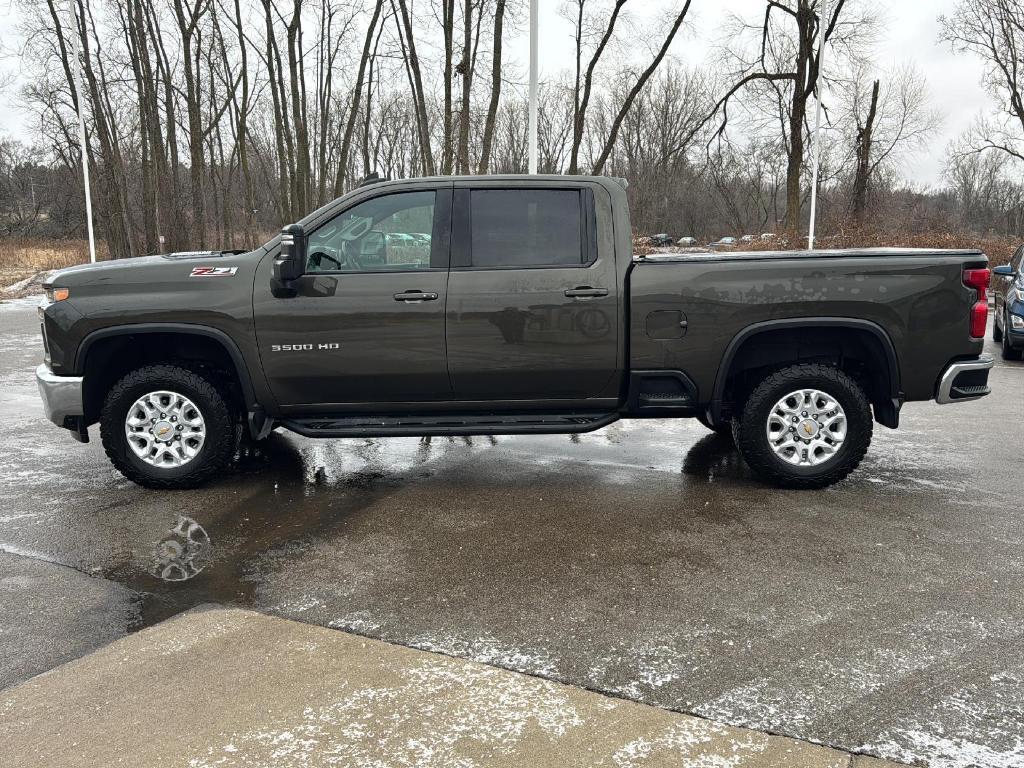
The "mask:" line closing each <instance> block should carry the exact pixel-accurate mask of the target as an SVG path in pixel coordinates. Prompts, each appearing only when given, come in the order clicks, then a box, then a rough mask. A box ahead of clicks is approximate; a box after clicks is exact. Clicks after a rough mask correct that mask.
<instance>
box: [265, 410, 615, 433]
mask: <svg viewBox="0 0 1024 768" xmlns="http://www.w3.org/2000/svg"><path fill="white" fill-rule="evenodd" d="M618 419H619V414H618V413H513V414H494V413H479V414H460V415H451V414H443V415H423V414H413V415H409V416H352V415H349V416H336V417H332V416H312V417H306V418H291V419H282V420H281V421H280V422H279V423H280V424H281V426H282V427H285V428H286V429H290V430H291V431H292V432H297V433H298V434H300V435H303V436H305V437H427V436H434V435H441V436H444V435H451V436H458V437H470V436H473V435H560V434H572V433H580V432H593V431H594V430H595V429H601V427H607V426H608V425H609V424H611V423H613V422H615V421H618Z"/></svg>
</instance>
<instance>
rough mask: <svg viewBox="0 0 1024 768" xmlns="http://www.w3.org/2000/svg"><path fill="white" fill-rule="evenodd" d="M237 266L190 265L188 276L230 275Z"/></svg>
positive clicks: (236, 269) (235, 270)
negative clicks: (190, 270) (190, 271)
mask: <svg viewBox="0 0 1024 768" xmlns="http://www.w3.org/2000/svg"><path fill="white" fill-rule="evenodd" d="M237 271H238V267H192V274H190V275H189V277H231V276H232V275H234V274H235V272H237Z"/></svg>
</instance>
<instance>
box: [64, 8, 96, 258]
mask: <svg viewBox="0 0 1024 768" xmlns="http://www.w3.org/2000/svg"><path fill="white" fill-rule="evenodd" d="M68 10H69V11H70V12H71V71H72V73H73V75H74V78H75V82H74V88H75V102H76V103H77V104H78V148H79V151H80V152H81V153H82V181H83V183H84V185H85V223H86V226H87V227H88V229H89V261H90V262H92V263H93V264H95V263H96V236H95V235H94V234H93V231H92V190H91V189H90V187H89V153H88V152H87V151H86V147H85V118H84V117H83V116H82V68H81V65H80V63H79V61H78V14H77V13H76V12H75V0H68Z"/></svg>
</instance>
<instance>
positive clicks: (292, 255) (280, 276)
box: [274, 224, 306, 285]
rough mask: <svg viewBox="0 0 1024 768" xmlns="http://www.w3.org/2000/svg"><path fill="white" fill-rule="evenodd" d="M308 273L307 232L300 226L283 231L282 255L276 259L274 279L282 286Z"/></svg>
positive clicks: (295, 225) (291, 225) (293, 226)
mask: <svg viewBox="0 0 1024 768" xmlns="http://www.w3.org/2000/svg"><path fill="white" fill-rule="evenodd" d="M305 271H306V232H305V230H304V229H303V228H302V227H301V225H299V224H290V225H288V226H287V227H285V228H284V229H282V230H281V253H280V254H279V255H278V256H277V257H276V258H275V259H274V279H275V280H277V281H278V282H279V283H281V284H282V285H287V284H288V283H290V282H291V281H292V280H297V279H299V278H300V277H302V275H303V273H304V272H305Z"/></svg>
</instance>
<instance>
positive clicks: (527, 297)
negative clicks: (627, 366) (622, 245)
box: [445, 181, 619, 400]
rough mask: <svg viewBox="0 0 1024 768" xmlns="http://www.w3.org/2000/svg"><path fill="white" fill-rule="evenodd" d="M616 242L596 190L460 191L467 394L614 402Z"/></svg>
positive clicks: (453, 312)
mask: <svg viewBox="0 0 1024 768" xmlns="http://www.w3.org/2000/svg"><path fill="white" fill-rule="evenodd" d="M598 192H600V190H598ZM599 241H600V242H606V241H607V242H608V243H609V244H608V245H605V246H602V247H600V248H599ZM610 243H611V238H610V237H609V238H600V237H599V233H598V222H597V214H596V211H595V189H594V188H592V187H590V186H588V185H586V184H572V183H568V182H567V183H566V184H565V186H547V185H537V186H534V187H531V186H511V187H510V186H504V187H502V186H494V185H487V184H486V183H479V182H473V181H466V182H462V183H460V184H457V185H456V188H455V197H454V201H453V212H452V265H451V272H450V275H449V278H448V305H447V310H446V314H447V322H446V331H445V333H446V339H447V348H448V372H449V375H450V378H451V383H452V389H453V391H454V393H455V396H456V397H457V398H459V399H465V400H554V399H557V400H586V399H591V398H600V397H606V396H609V395H610V396H612V397H614V396H615V395H616V391H617V387H618V382H617V377H616V373H617V361H618V335H619V329H618V325H619V323H618V312H619V296H618V295H617V294H618V289H617V281H616V272H615V258H614V253H613V252H611V249H612V248H613V246H612V245H611V244H610ZM602 250H603V252H602Z"/></svg>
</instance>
